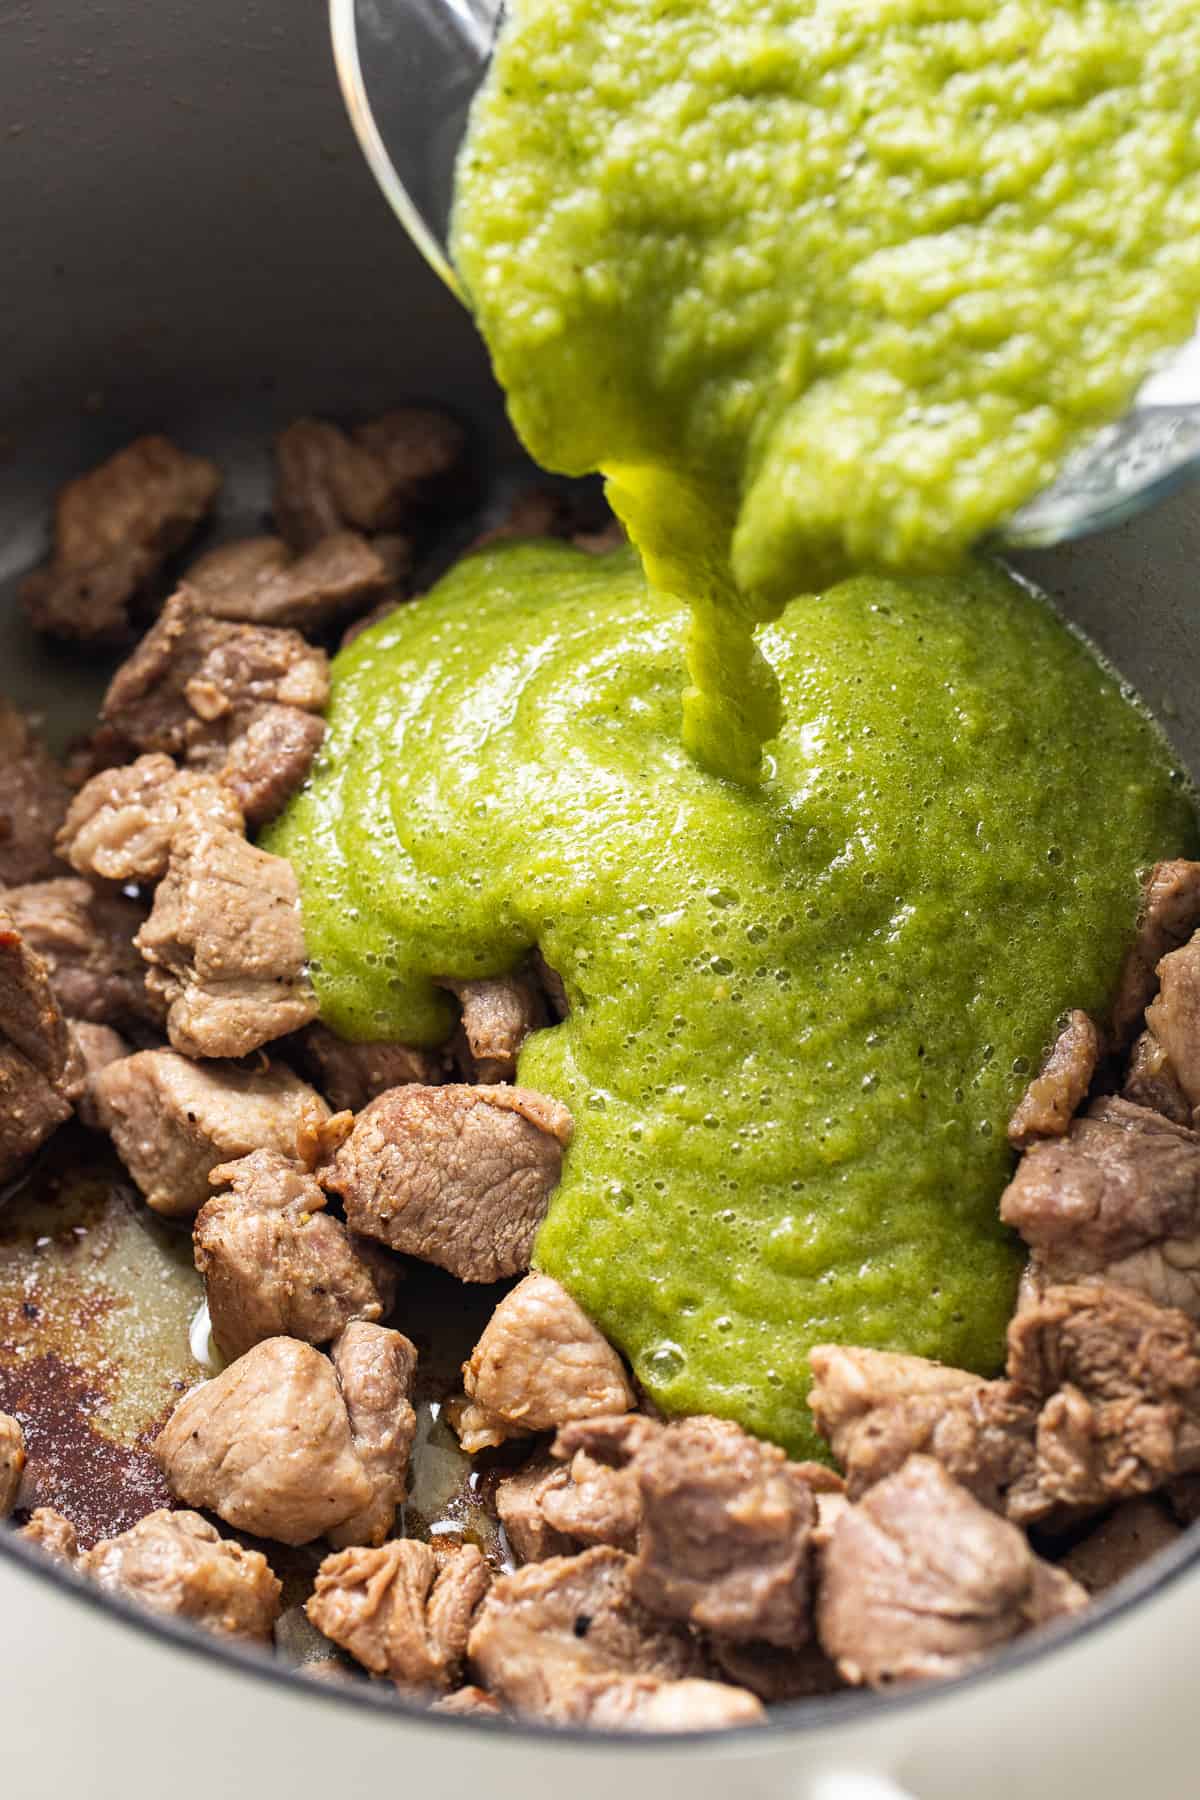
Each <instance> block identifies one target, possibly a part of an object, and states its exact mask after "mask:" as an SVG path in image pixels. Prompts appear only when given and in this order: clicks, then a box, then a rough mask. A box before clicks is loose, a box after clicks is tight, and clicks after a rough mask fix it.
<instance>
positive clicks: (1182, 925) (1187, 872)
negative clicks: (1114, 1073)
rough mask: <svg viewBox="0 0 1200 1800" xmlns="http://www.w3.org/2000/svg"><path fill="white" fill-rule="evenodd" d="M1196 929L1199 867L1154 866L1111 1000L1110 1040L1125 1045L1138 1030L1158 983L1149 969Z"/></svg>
mask: <svg viewBox="0 0 1200 1800" xmlns="http://www.w3.org/2000/svg"><path fill="white" fill-rule="evenodd" d="M1197 926H1200V863H1195V862H1187V861H1185V860H1183V859H1182V858H1180V859H1179V860H1177V861H1174V862H1160V863H1155V865H1154V867H1153V869H1152V870H1151V871H1150V878H1149V880H1148V881H1147V883H1146V891H1145V893H1144V895H1143V897H1142V910H1141V916H1140V918H1139V920H1138V927H1137V936H1136V938H1135V939H1134V942H1133V945H1132V947H1131V948H1130V950H1129V953H1128V955H1127V956H1126V958H1125V966H1124V968H1123V969H1122V971H1121V978H1120V980H1119V982H1118V983H1117V996H1116V999H1115V1000H1114V1001H1113V1009H1112V1032H1113V1038H1114V1040H1115V1042H1116V1043H1117V1044H1118V1046H1119V1045H1122V1044H1127V1043H1128V1042H1129V1040H1130V1039H1131V1038H1132V1037H1133V1036H1134V1035H1135V1034H1136V1033H1137V1032H1138V1031H1140V1029H1141V1025H1142V1014H1143V1013H1144V1012H1145V1010H1146V1007H1147V1006H1148V1005H1149V1003H1150V1001H1151V1000H1152V999H1153V997H1154V990H1155V988H1156V987H1157V985H1158V982H1157V979H1156V976H1155V970H1156V969H1157V967H1158V964H1159V963H1160V962H1161V961H1162V959H1163V957H1164V956H1166V954H1167V952H1168V951H1170V950H1178V948H1179V946H1180V945H1181V944H1186V943H1187V941H1188V939H1189V938H1190V937H1191V935H1192V933H1193V932H1194V931H1195V930H1196V928H1197Z"/></svg>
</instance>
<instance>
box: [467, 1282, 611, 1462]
mask: <svg viewBox="0 0 1200 1800" xmlns="http://www.w3.org/2000/svg"><path fill="white" fill-rule="evenodd" d="M463 1383H464V1386H465V1388H466V1391H467V1399H468V1401H469V1402H470V1404H468V1405H467V1406H466V1407H465V1408H463V1409H462V1410H461V1411H460V1412H459V1414H458V1417H457V1418H456V1419H455V1421H454V1425H455V1430H456V1431H457V1432H458V1435H459V1438H460V1439H461V1441H462V1446H463V1449H464V1450H466V1451H468V1452H469V1453H474V1452H475V1451H476V1450H483V1449H486V1448H487V1447H488V1446H489V1445H490V1444H500V1443H503V1442H504V1440H505V1438H509V1437H519V1436H521V1435H522V1434H524V1433H529V1432H535V1431H553V1430H556V1429H557V1427H558V1426H560V1425H567V1424H569V1423H570V1422H571V1421H572V1420H573V1419H593V1418H600V1417H602V1416H604V1415H605V1414H608V1413H620V1412H629V1411H631V1410H632V1407H633V1404H634V1395H633V1389H632V1388H631V1387H630V1385H629V1380H628V1377H627V1376H626V1374H625V1369H624V1365H623V1364H622V1362H621V1359H620V1357H619V1356H618V1355H617V1353H616V1351H615V1350H614V1349H613V1347H612V1345H611V1344H610V1343H609V1342H608V1340H607V1339H606V1338H604V1337H602V1336H601V1335H600V1333H599V1332H598V1331H597V1330H596V1327H595V1326H594V1325H593V1324H592V1322H591V1320H590V1319H589V1318H588V1316H587V1314H586V1313H585V1312H584V1311H583V1309H582V1307H580V1306H579V1305H578V1303H577V1302H576V1301H574V1300H573V1299H572V1298H571V1296H570V1294H568V1293H567V1291H566V1289H565V1288H563V1287H560V1286H559V1284H558V1282H557V1281H552V1280H551V1278H550V1277H549V1276H548V1275H527V1276H526V1277H525V1279H524V1281H521V1282H518V1284H517V1286H516V1287H515V1288H513V1290H512V1292H511V1293H509V1294H506V1295H505V1297H504V1299H503V1300H502V1301H501V1302H500V1304H499V1306H498V1307H497V1308H496V1310H495V1312H494V1313H493V1314H492V1316H491V1318H490V1319H489V1321H488V1323H487V1325H486V1327H485V1328H484V1332H483V1335H482V1337H481V1338H480V1340H479V1342H478V1343H477V1344H476V1346H475V1348H474V1350H473V1351H472V1353H471V1360H470V1362H468V1363H465V1364H464V1365H463Z"/></svg>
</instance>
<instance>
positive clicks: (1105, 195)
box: [452, 0, 1200, 780]
mask: <svg viewBox="0 0 1200 1800" xmlns="http://www.w3.org/2000/svg"><path fill="white" fill-rule="evenodd" d="M452 250H453V255H454V259H455V263H456V265H457V268H458V270H459V272H460V273H461V275H462V278H463V281H464V284H465V287H466V289H467V292H468V294H469V297H470V301H471V304H472V306H473V308H474V311H475V315H476V317H477V319H478V321H479V324H480V326H481V328H482V330H483V333H484V336H485V338H486V339H487V342H488V345H489V347H490V349H491V352H492V357H493V360H494V362H495V366H496V370H497V373H498V375H499V377H500V380H501V382H502V384H503V386H504V387H505V389H506V390H507V393H508V400H509V406H510V409H511V412H512V416H513V419H514V421H515V423H516V426H517V429H518V431H519V432H520V434H521V436H522V437H523V438H524V440H525V442H526V443H527V445H528V446H529V448H530V449H531V451H532V452H533V454H534V455H535V456H536V457H537V459H538V460H539V461H540V462H542V463H543V464H544V465H546V466H547V467H549V468H552V469H558V470H562V471H564V472H566V473H568V474H583V473H585V472H586V471H590V470H594V469H602V470H603V471H604V472H605V473H606V474H607V476H608V478H609V485H610V494H611V498H612V500H613V502H614V505H615V507H616V510H617V511H618V512H619V513H620V515H621V517H622V518H623V519H624V521H625V523H626V525H627V526H628V528H629V531H630V535H631V536H632V538H633V540H634V542H635V543H636V544H637V545H638V547H639V549H640V550H641V552H642V555H643V558H644V561H645V566H646V570H647V573H648V575H649V577H650V579H651V582H652V584H653V585H654V586H655V587H657V588H658V589H659V590H660V591H662V592H663V593H665V594H675V595H678V596H681V597H683V598H686V599H687V600H688V601H689V602H690V604H691V607H692V611H693V626H692V633H691V639H690V644H689V649H688V667H689V671H690V676H691V684H692V685H691V688H690V690H689V692H688V694H687V695H686V697H685V702H684V727H683V728H684V732H685V736H686V739H687V742H688V743H689V745H690V746H691V747H692V748H693V750H694V751H695V752H696V753H697V754H698V755H700V756H701V757H702V758H703V759H705V760H706V761H707V762H708V763H709V765H710V766H711V767H715V768H717V769H719V770H722V771H724V772H726V773H727V774H730V775H732V776H734V777H736V778H738V779H741V780H751V779H754V778H756V776H757V774H758V771H759V764H760V751H761V745H762V744H763V742H765V741H766V740H768V739H770V738H771V737H772V736H773V735H774V734H775V732H776V731H777V730H778V728H779V699H778V694H777V692H776V691H775V689H774V685H773V683H772V681H771V678H770V671H769V667H768V665H769V662H770V658H766V659H765V661H764V660H763V659H762V658H760V657H758V656H757V654H756V651H755V647H754V638H753V627H754V626H755V625H756V624H758V623H760V622H761V621H763V620H766V619H770V618H772V617H775V616H776V615H777V614H778V613H779V611H780V609H781V608H782V607H783V606H784V604H785V603H786V602H787V601H789V600H790V599H791V598H792V597H793V596H794V595H795V594H798V593H806V592H811V591H813V590H814V589H816V588H818V587H822V586H825V585H827V584H828V583H829V582H830V581H831V580H833V579H835V578H840V577H841V576H843V575H844V574H846V573H849V572H850V571H851V570H853V569H855V568H876V569H893V570H921V569H926V570H928V569H945V568H948V567H950V566H952V565H953V564H954V562H955V561H956V560H957V559H958V558H959V557H960V556H961V555H962V553H963V552H964V550H965V549H966V548H967V546H969V545H970V544H971V543H973V542H974V541H975V540H976V539H978V538H979V537H980V536H981V535H983V534H984V533H986V532H987V531H988V530H989V529H991V528H992V527H994V526H996V525H998V524H999V523H1000V522H1001V521H1002V520H1003V519H1004V518H1005V516H1006V515H1007V514H1009V513H1010V512H1012V511H1013V510H1014V509H1015V508H1016V507H1017V506H1019V505H1020V504H1021V503H1022V502H1023V501H1025V500H1026V499H1028V498H1029V497H1030V495H1032V494H1033V493H1034V492H1036V491H1037V490H1038V489H1039V488H1041V487H1042V486H1044V485H1045V484H1046V483H1047V482H1048V481H1049V480H1050V479H1051V477H1052V476H1053V474H1054V473H1055V471H1056V469H1057V467H1058V465H1059V463H1060V462H1061V460H1062V458H1063V456H1064V454H1065V453H1066V451H1067V450H1068V449H1069V448H1070V447H1071V446H1072V445H1073V444H1074V443H1075V442H1076V441H1077V440H1079V439H1080V438H1081V437H1082V436H1084V435H1086V434H1087V433H1088V432H1090V431H1092V430H1094V429H1095V428H1096V427H1097V426H1099V425H1100V424H1102V423H1104V422H1106V421H1108V420H1110V419H1112V418H1113V417H1115V416H1116V415H1118V414H1119V413H1120V412H1121V411H1122V410H1123V409H1124V407H1125V405H1126V403H1127V401H1128V399H1129V398H1130V396H1131V393H1132V391H1133V389H1134V388H1135V387H1136V385H1137V383H1138V381H1139V380H1140V378H1141V377H1142V375H1143V374H1144V373H1145V372H1146V370H1147V368H1148V367H1149V366H1150V364H1151V363H1152V361H1153V359H1154V358H1155V357H1156V355H1157V354H1158V353H1160V352H1162V351H1164V350H1166V349H1167V348H1169V347H1171V346H1173V345H1175V344H1178V343H1180V342H1182V341H1183V340H1184V339H1185V338H1187V337H1188V336H1189V335H1190V333H1191V331H1192V329H1193V326H1194V323H1195V320H1196V316H1197V313H1198V312H1200V7H1198V6H1197V5H1196V4H1195V0H873V3H872V4H864V0H509V6H508V16H507V20H506V23H505V26H504V28H503V30H502V33H501V37H500V42H499V45H498V48H497V51H496V55H495V58H494V61H493V64H492V68H491V71H490V73H489V76H488V79H487V81H486V84H485V86H484V88H483V90H482V92H481V94H480V96H479V97H478V99H477V102H476V105H475V108H474V111H473V114H472V120H471V126H470V130H469V134H468V140H467V144H466V147H465V150H464V153H463V155H462V157H461V159H460V163H459V169H458V182H457V199H456V211H455V218H454V226H453V240H452Z"/></svg>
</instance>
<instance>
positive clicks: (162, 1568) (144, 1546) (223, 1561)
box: [79, 1510, 282, 1644]
mask: <svg viewBox="0 0 1200 1800" xmlns="http://www.w3.org/2000/svg"><path fill="white" fill-rule="evenodd" d="M79 1569H80V1572H81V1573H82V1574H84V1575H88V1576H90V1577H91V1579H92V1580H93V1581H94V1582H96V1584H97V1586H99V1587H102V1588H104V1589H105V1590H106V1591H107V1592H108V1593H110V1594H122V1595H123V1596H124V1597H125V1598H126V1599H127V1600H133V1601H135V1602H136V1604H137V1605H138V1606H144V1607H146V1608H147V1609H148V1610H149V1611H150V1612H156V1613H169V1614H171V1615H172V1616H173V1617H175V1618H178V1619H188V1620H190V1621H191V1622H192V1623H193V1624H195V1625H201V1626H203V1627H204V1629H205V1630H206V1631H214V1632H216V1633H217V1634H218V1635H219V1636H221V1637H233V1638H246V1639H248V1640H249V1641H250V1642H251V1643H256V1644H269V1643H270V1642H271V1631H272V1628H273V1626H274V1624H275V1621H276V1619H277V1618H278V1617H279V1599H280V1593H281V1591H282V1590H281V1588H280V1584H279V1582H278V1581H277V1580H276V1579H275V1576H274V1575H273V1574H272V1572H271V1566H270V1564H269V1563H268V1561H267V1559H266V1557H265V1556H263V1555H261V1554H260V1552H259V1551H257V1550H246V1549H243V1547H242V1545H241V1544H238V1543H234V1542H233V1541H232V1540H231V1539H229V1538H223V1537H221V1535H220V1533H219V1532H218V1531H217V1530H216V1527H215V1526H213V1525H210V1524H209V1522H208V1520H207V1519H202V1518H201V1517H200V1515H199V1513H194V1512H168V1511H166V1510H160V1511H159V1512H152V1513H148V1514H147V1515H146V1517H145V1518H144V1519H139V1520H138V1523H137V1524H136V1525H135V1526H134V1527H133V1529H132V1530H131V1531H125V1532H122V1533H121V1536H120V1537H115V1538H106V1539H105V1540H104V1542H103V1543H100V1544H97V1545H96V1547H95V1549H93V1550H89V1551H88V1552H87V1553H86V1555H84V1556H82V1557H81V1558H80V1561H79Z"/></svg>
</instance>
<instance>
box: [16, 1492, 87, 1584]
mask: <svg viewBox="0 0 1200 1800" xmlns="http://www.w3.org/2000/svg"><path fill="white" fill-rule="evenodd" d="M20 1535H21V1536H22V1537H23V1538H24V1540H25V1542H26V1543H27V1544H36V1545H37V1547H38V1549H39V1550H40V1551H41V1552H42V1555H43V1556H49V1557H51V1558H52V1559H53V1560H54V1561H55V1562H61V1563H65V1564H66V1566H67V1567H68V1568H69V1569H73V1568H74V1567H75V1566H76V1564H77V1563H78V1561H79V1534H78V1533H77V1531H76V1530H75V1527H74V1525H72V1523H71V1521H70V1519H68V1518H65V1517H64V1515H63V1514H62V1513H60V1512H56V1511H55V1510H54V1508H53V1507H52V1506H39V1507H36V1508H35V1509H34V1511H33V1512H32V1513H30V1515H29V1523H28V1524H27V1525H23V1526H22V1527H21V1533H20Z"/></svg>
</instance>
